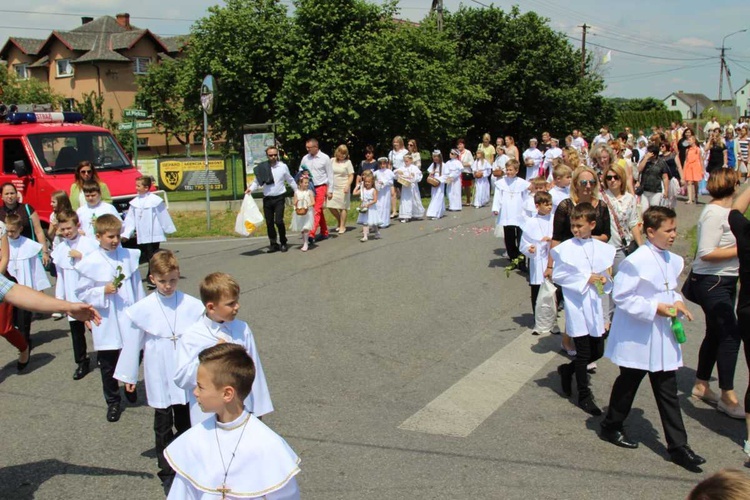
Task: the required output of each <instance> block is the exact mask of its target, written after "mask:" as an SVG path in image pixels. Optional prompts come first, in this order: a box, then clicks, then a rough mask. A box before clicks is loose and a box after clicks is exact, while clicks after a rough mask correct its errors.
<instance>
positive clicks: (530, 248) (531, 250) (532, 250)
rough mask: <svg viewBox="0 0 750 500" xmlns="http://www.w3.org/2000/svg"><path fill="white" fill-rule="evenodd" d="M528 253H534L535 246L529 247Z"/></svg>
mask: <svg viewBox="0 0 750 500" xmlns="http://www.w3.org/2000/svg"><path fill="white" fill-rule="evenodd" d="M529 253H531V254H534V253H536V245H529Z"/></svg>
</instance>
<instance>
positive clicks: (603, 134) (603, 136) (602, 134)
mask: <svg viewBox="0 0 750 500" xmlns="http://www.w3.org/2000/svg"><path fill="white" fill-rule="evenodd" d="M611 140H612V134H610V133H609V128H607V127H602V128H601V129H599V135H597V136H596V137H594V145H597V144H608V143H609V141H611Z"/></svg>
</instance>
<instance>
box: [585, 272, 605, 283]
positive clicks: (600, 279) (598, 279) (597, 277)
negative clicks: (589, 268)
mask: <svg viewBox="0 0 750 500" xmlns="http://www.w3.org/2000/svg"><path fill="white" fill-rule="evenodd" d="M606 282H607V278H606V277H605V276H602V275H601V274H596V273H592V274H591V276H590V277H589V284H591V285H595V284H597V283H602V284H604V283H606Z"/></svg>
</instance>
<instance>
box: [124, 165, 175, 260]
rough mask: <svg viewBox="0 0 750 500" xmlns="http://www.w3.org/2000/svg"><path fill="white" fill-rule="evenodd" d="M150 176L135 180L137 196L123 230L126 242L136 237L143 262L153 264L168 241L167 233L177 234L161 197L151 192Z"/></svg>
mask: <svg viewBox="0 0 750 500" xmlns="http://www.w3.org/2000/svg"><path fill="white" fill-rule="evenodd" d="M151 183H152V180H151V177H149V176H147V175H142V176H140V177H138V178H137V179H136V180H135V192H136V193H138V196H136V197H135V198H133V199H132V200H130V208H129V209H128V213H127V214H126V215H125V221H124V222H123V227H122V238H123V241H127V240H128V239H130V238H132V237H133V233H135V234H136V237H137V239H138V249H139V250H140V251H141V259H143V260H144V261H145V262H150V261H151V257H153V256H154V253H156V251H157V250H159V244H160V243H161V242H163V241H167V236H166V235H168V234H172V233H174V232H175V231H177V228H175V227H174V223H173V222H172V217H170V216H169V212H167V207H166V205H165V204H164V200H163V199H162V198H161V196H157V195H155V194H154V193H150V192H149V191H150V190H151Z"/></svg>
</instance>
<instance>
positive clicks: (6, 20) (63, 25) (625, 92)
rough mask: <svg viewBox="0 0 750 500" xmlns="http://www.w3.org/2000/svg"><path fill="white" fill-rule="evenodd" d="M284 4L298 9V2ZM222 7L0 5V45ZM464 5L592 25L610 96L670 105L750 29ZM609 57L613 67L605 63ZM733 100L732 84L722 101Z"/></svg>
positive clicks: (623, 9) (126, 0)
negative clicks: (97, 21) (116, 20)
mask: <svg viewBox="0 0 750 500" xmlns="http://www.w3.org/2000/svg"><path fill="white" fill-rule="evenodd" d="M372 1H375V3H382V0H372ZM282 3H284V4H286V5H289V7H290V9H291V8H293V7H292V2H291V0H282ZM215 4H216V2H213V1H201V0H160V1H158V2H154V1H153V0H25V1H24V2H19V3H15V2H9V1H6V2H2V6H0V40H2V43H5V41H7V39H8V37H11V36H19V37H31V38H46V37H47V36H48V35H49V34H50V32H51V31H52V30H53V29H57V30H61V31H64V30H69V29H73V28H75V27H76V26H78V25H80V22H81V20H80V17H81V16H93V17H97V16H101V15H113V16H114V15H115V14H116V13H118V12H128V13H130V16H131V24H133V25H135V26H138V27H139V28H147V29H150V30H151V31H153V32H154V33H156V34H159V35H164V36H172V35H178V34H187V33H189V31H190V26H191V24H192V23H193V22H194V21H195V20H197V19H199V18H201V17H203V16H205V15H206V14H207V9H208V7H209V6H211V5H215ZM431 4H432V2H431V0H400V2H399V7H400V9H401V14H400V17H402V18H405V19H410V20H413V21H419V20H421V19H422V18H424V16H426V15H427V13H428V12H429V9H430V6H431ZM461 4H463V5H465V6H467V7H475V8H483V7H482V4H484V5H490V4H492V5H495V6H496V7H500V8H502V9H505V10H509V9H510V8H511V6H512V5H518V7H519V8H520V9H521V12H527V11H535V12H537V13H538V14H540V15H542V16H544V17H547V18H549V20H550V21H549V23H550V26H551V27H552V28H553V29H555V30H557V31H560V32H562V33H564V34H566V35H567V36H568V37H569V41H570V43H571V44H573V45H574V46H576V47H580V45H581V42H580V39H581V31H582V30H581V28H580V27H579V26H581V25H583V24H584V23H585V24H587V25H589V26H591V28H590V30H589V31H588V35H587V39H586V41H587V50H591V51H593V52H594V54H595V56H596V61H597V62H598V64H597V66H598V68H599V71H601V72H602V74H603V75H604V78H605V83H606V90H605V95H607V96H610V97H628V98H632V97H656V98H658V99H663V98H665V97H667V96H668V95H669V94H671V93H672V92H675V91H678V90H682V91H684V92H696V93H703V94H706V95H707V96H708V97H709V98H711V99H716V98H717V97H718V94H719V67H720V60H719V50H717V47H721V44H722V39H723V38H724V36H725V35H729V34H731V33H733V32H735V31H738V30H742V29H746V28H750V3H748V2H729V1H726V0H714V1H713V2H711V4H710V5H711V7H710V8H709V9H706V5H707V4H706V2H705V1H699V0H681V1H679V2H677V1H673V0H649V1H645V0H629V1H628V2H614V1H611V0H607V1H604V0H598V1H592V0H576V1H575V2H572V1H570V0H566V1H560V0H517V1H494V2H491V1H490V0H463V2H461V1H459V0H444V7H445V8H446V9H448V10H452V11H455V10H457V9H458V8H459V6H460V5H461ZM219 5H221V3H219ZM605 5H606V7H605ZM571 6H572V7H571ZM742 20H744V21H742ZM725 47H726V48H727V51H726V54H727V55H726V58H727V65H728V67H729V70H730V72H731V82H732V85H733V87H734V90H735V91H736V90H737V89H738V88H739V87H740V86H742V85H743V84H744V83H745V82H746V81H747V79H750V31H747V32H744V33H737V34H734V35H731V36H730V37H728V38H727V39H726V41H725ZM610 50H611V59H610V61H609V62H608V63H607V64H601V62H602V59H603V56H604V55H605V54H606V53H607V52H608V51H610ZM488 56H491V54H488ZM550 57H554V54H551V55H550ZM539 63H540V64H544V61H540V62H539ZM729 95H730V92H729V87H728V86H727V84H726V80H725V82H724V88H723V97H724V98H725V99H726V98H728V97H729Z"/></svg>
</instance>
